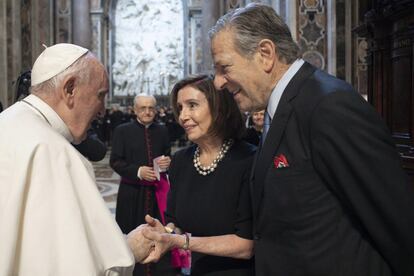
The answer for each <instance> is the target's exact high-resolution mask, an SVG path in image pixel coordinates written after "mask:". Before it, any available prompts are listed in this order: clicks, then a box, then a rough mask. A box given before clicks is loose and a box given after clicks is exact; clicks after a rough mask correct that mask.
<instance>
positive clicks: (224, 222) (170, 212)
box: [166, 141, 255, 276]
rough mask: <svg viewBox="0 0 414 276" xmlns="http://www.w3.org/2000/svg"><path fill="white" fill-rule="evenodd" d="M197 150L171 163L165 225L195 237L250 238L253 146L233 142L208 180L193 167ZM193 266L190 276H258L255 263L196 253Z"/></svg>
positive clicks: (177, 156) (179, 154)
mask: <svg viewBox="0 0 414 276" xmlns="http://www.w3.org/2000/svg"><path fill="white" fill-rule="evenodd" d="M195 149H196V146H195V145H192V146H190V147H187V148H185V149H183V150H181V151H178V152H177V153H176V154H175V155H174V157H173V159H172V162H171V166H170V174H169V176H170V183H171V187H170V193H169V195H168V204H167V211H166V220H167V221H169V222H174V224H175V225H176V226H177V227H179V228H181V229H182V230H183V231H185V232H189V233H191V234H192V235H193V236H198V237H207V236H219V235H226V234H236V235H237V236H239V237H241V238H245V239H252V214H251V202H250V193H249V176H250V168H251V165H252V161H253V156H254V152H255V147H254V146H252V145H250V144H248V143H246V142H244V141H240V142H235V143H234V144H233V146H232V147H231V148H230V149H229V151H228V152H227V154H226V156H225V157H224V158H223V160H221V162H220V163H218V166H217V168H216V170H215V171H214V172H212V173H210V174H209V175H206V176H202V175H200V174H199V173H198V172H197V171H196V169H195V167H194V166H193V156H194V151H195ZM191 265H192V268H191V272H192V273H191V275H214V276H222V275H223V276H224V275H237V276H243V275H254V274H253V271H254V268H253V260H240V259H233V258H226V257H217V256H211V255H205V254H201V253H195V252H192V264H191Z"/></svg>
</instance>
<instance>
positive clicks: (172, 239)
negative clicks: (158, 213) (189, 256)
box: [127, 215, 189, 264]
mask: <svg viewBox="0 0 414 276" xmlns="http://www.w3.org/2000/svg"><path fill="white" fill-rule="evenodd" d="M145 221H146V222H147V224H141V225H140V226H138V227H137V228H135V229H134V230H132V231H131V232H130V233H129V234H128V235H127V243H128V246H129V248H130V249H131V251H132V253H133V254H134V257H135V261H136V262H137V263H141V264H147V263H151V262H158V261H159V259H160V258H161V257H162V256H163V255H164V254H165V253H166V252H167V251H169V250H171V249H172V248H175V247H178V248H185V247H188V243H189V240H188V238H186V236H182V235H174V234H169V233H167V232H166V230H165V228H164V226H163V225H162V223H161V222H160V221H159V220H157V219H155V218H153V217H151V216H149V215H146V216H145Z"/></svg>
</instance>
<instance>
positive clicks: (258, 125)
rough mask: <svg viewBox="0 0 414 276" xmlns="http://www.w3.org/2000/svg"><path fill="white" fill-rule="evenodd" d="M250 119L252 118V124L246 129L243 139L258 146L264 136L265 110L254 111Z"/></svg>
mask: <svg viewBox="0 0 414 276" xmlns="http://www.w3.org/2000/svg"><path fill="white" fill-rule="evenodd" d="M249 119H251V121H252V125H251V126H250V127H248V128H247V129H246V133H245V135H244V137H243V139H244V140H245V141H246V142H248V143H250V144H252V145H256V146H258V145H259V142H260V139H261V138H262V131H263V122H264V110H261V111H257V112H252V115H251V117H250V118H249Z"/></svg>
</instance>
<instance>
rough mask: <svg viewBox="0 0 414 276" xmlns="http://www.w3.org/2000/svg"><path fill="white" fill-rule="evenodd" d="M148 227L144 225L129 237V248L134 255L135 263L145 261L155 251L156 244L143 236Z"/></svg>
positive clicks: (130, 233) (133, 231)
mask: <svg viewBox="0 0 414 276" xmlns="http://www.w3.org/2000/svg"><path fill="white" fill-rule="evenodd" d="M146 227H148V225H146V224H142V225H140V226H138V227H137V228H135V229H134V230H132V231H131V232H129V234H128V235H127V243H128V246H129V248H130V249H131V251H132V253H133V254H134V257H135V261H136V262H138V263H141V262H142V261H144V260H145V259H146V258H147V257H148V256H149V255H150V254H151V252H152V251H153V250H154V242H153V241H151V240H149V239H147V238H145V237H144V236H143V234H142V231H143V229H145V228H146Z"/></svg>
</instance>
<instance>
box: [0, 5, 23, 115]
mask: <svg viewBox="0 0 414 276" xmlns="http://www.w3.org/2000/svg"><path fill="white" fill-rule="evenodd" d="M0 2H1V3H0V25H1V26H0V101H1V102H2V105H3V107H4V108H6V107H8V106H10V105H11V104H12V103H13V100H14V99H13V98H14V86H13V81H14V80H16V79H17V76H18V75H19V72H20V70H21V39H20V38H21V30H20V29H21V28H20V3H19V2H17V1H12V0H4V1H0Z"/></svg>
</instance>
